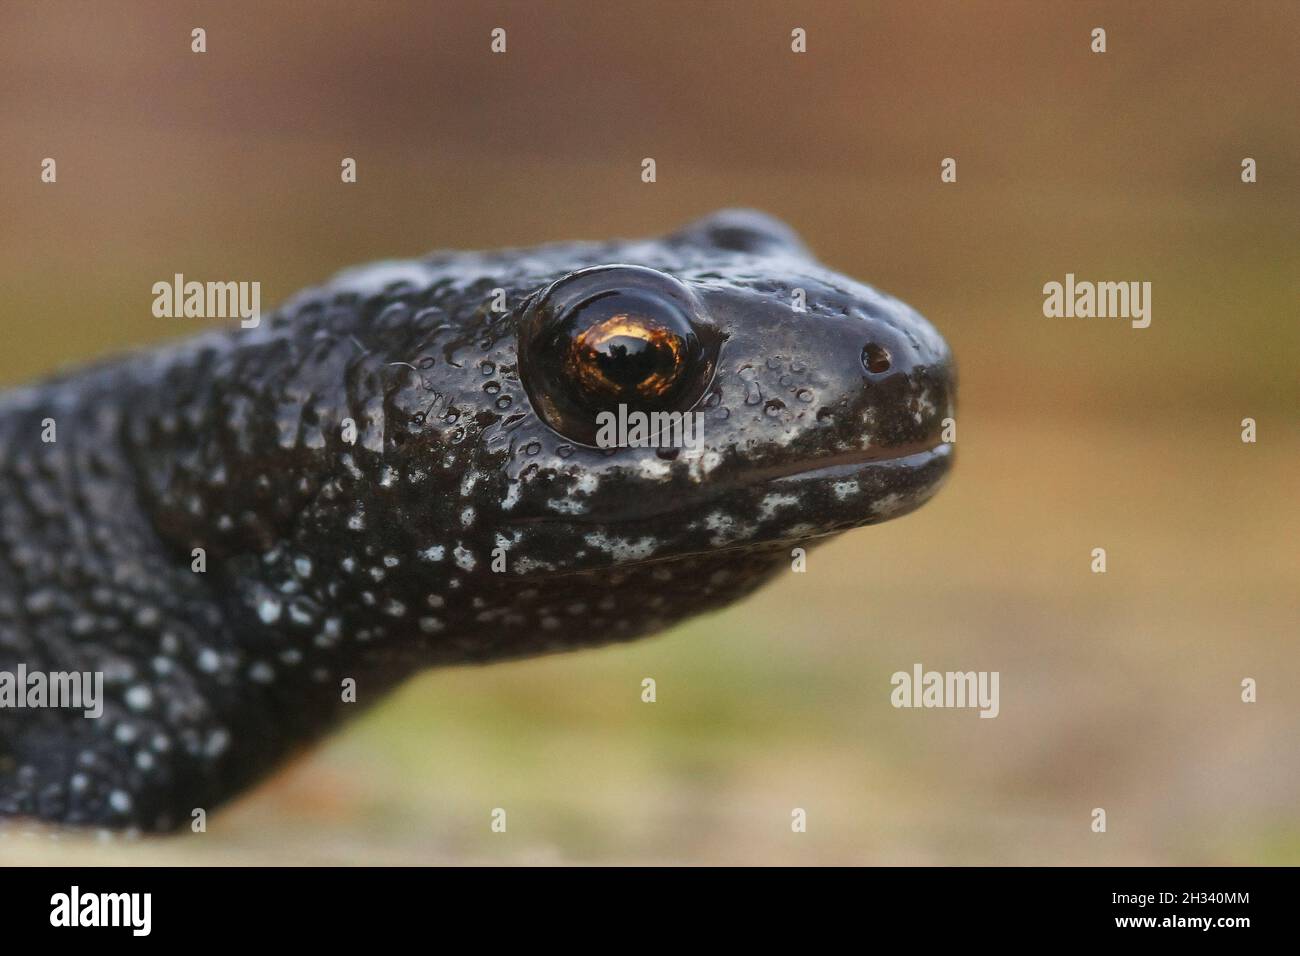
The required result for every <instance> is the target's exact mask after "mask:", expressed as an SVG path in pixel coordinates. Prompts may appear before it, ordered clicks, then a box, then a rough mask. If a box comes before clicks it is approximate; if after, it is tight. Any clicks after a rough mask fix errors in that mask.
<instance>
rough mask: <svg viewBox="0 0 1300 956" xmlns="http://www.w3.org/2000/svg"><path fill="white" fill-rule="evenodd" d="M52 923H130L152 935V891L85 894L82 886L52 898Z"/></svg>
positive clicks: (137, 933) (134, 931) (140, 933)
mask: <svg viewBox="0 0 1300 956" xmlns="http://www.w3.org/2000/svg"><path fill="white" fill-rule="evenodd" d="M50 925H51V926H128V927H130V928H131V935H132V936H148V935H149V931H150V930H151V929H152V926H153V894H152V893H82V892H81V887H79V886H74V887H72V890H71V892H68V893H55V894H54V895H53V896H51V897H50Z"/></svg>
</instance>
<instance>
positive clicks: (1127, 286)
mask: <svg viewBox="0 0 1300 956" xmlns="http://www.w3.org/2000/svg"><path fill="white" fill-rule="evenodd" d="M1043 315H1045V316H1047V317H1048V318H1049V319H1061V318H1065V319H1076V318H1077V319H1093V318H1096V319H1131V320H1132V321H1131V322H1130V323H1129V324H1130V325H1132V326H1133V328H1135V329H1145V328H1146V327H1147V326H1148V325H1150V324H1151V283H1150V282H1086V281H1085V282H1076V281H1075V279H1074V273H1073V272H1067V273H1066V274H1065V282H1064V283H1060V282H1049V283H1047V284H1046V285H1044V286H1043Z"/></svg>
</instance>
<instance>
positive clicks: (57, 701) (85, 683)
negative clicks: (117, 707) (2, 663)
mask: <svg viewBox="0 0 1300 956" xmlns="http://www.w3.org/2000/svg"><path fill="white" fill-rule="evenodd" d="M44 707H50V708H56V709H58V708H68V709H71V710H80V711H83V712H84V714H85V716H86V717H87V718H89V719H90V720H98V719H99V718H100V717H102V716H103V714H104V672H103V671H85V672H81V671H54V672H52V673H46V672H45V671H29V670H28V669H27V665H26V664H19V665H18V668H17V670H16V671H0V709H12V710H24V709H28V708H30V709H37V708H44Z"/></svg>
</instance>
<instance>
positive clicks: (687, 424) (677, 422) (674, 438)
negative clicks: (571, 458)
mask: <svg viewBox="0 0 1300 956" xmlns="http://www.w3.org/2000/svg"><path fill="white" fill-rule="evenodd" d="M596 427H597V431H596V447H597V448H689V449H692V450H694V449H697V448H700V447H701V446H702V445H703V444H704V413H703V412H638V411H628V408H627V406H626V405H619V406H618V411H617V412H608V411H607V412H600V413H599V414H597V415H596Z"/></svg>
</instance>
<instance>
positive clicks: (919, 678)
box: [889, 664, 1002, 717]
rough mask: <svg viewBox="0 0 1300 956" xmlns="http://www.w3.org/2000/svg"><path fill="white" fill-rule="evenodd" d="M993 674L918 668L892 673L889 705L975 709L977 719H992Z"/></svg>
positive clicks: (995, 694)
mask: <svg viewBox="0 0 1300 956" xmlns="http://www.w3.org/2000/svg"><path fill="white" fill-rule="evenodd" d="M998 676H999V675H998V672H997V671H926V670H923V669H922V667H921V665H920V664H913V665H912V672H911V673H910V674H909V673H908V672H907V671H895V672H894V674H893V676H892V677H890V678H889V683H890V684H892V685H893V687H894V689H893V691H892V692H891V693H890V695H889V702H890V703H891V704H893V705H894V706H895V707H927V708H929V707H978V708H979V711H980V716H981V717H996V716H997V715H998V712H999V711H1000V710H1001V709H1002V708H1001V705H1000V704H999V703H998Z"/></svg>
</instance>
